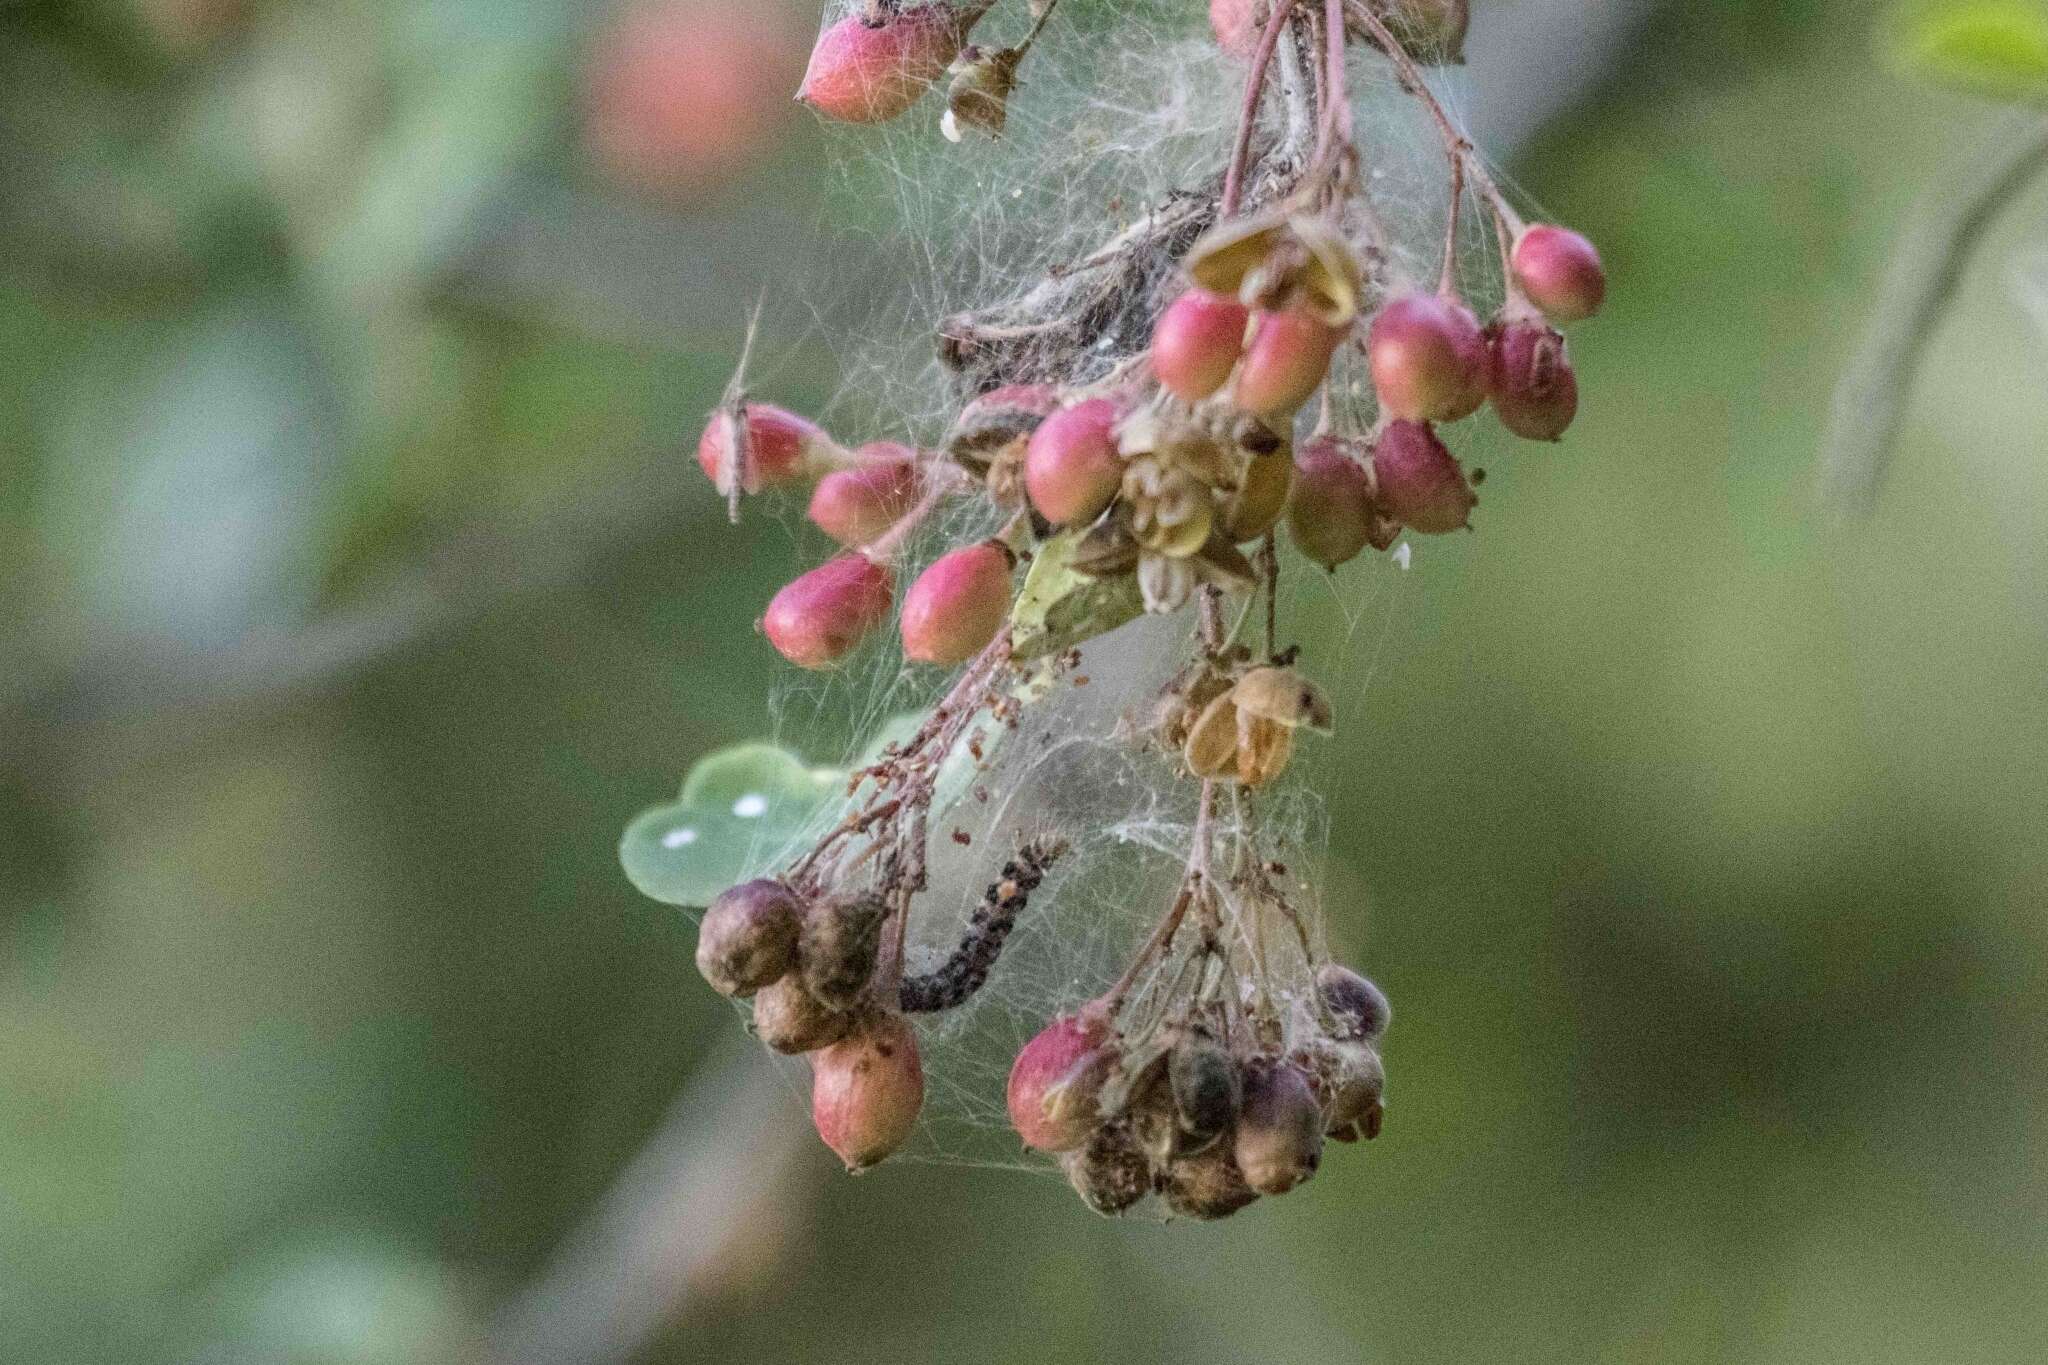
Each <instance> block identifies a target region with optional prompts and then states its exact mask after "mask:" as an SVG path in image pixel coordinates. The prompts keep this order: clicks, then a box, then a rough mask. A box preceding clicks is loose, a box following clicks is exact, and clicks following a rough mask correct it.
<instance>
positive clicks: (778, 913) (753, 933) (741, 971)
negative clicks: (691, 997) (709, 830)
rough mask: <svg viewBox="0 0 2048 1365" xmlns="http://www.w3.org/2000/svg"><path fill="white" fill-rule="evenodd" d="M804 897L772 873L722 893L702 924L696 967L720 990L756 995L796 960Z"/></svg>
mask: <svg viewBox="0 0 2048 1365" xmlns="http://www.w3.org/2000/svg"><path fill="white" fill-rule="evenodd" d="M802 923H803V902H801V901H799V900H798V899H797V897H796V893H795V892H793V891H791V890H790V889H789V888H788V887H787V886H785V885H783V884H782V883H781V882H779V881H776V880H774V879H773V878H772V877H761V878H758V879H757V880H754V881H751V882H742V883H740V884H739V885H738V886H735V887H733V888H732V889H731V890H728V891H722V892H720V893H719V896H718V899H716V900H714V901H712V902H711V905H710V907H709V908H708V909H706V910H705V911H704V920H703V922H702V923H701V924H699V925H698V926H697V970H698V971H700V972H702V973H703V974H704V979H705V980H706V981H708V982H710V983H711V988H712V989H713V990H715V991H717V992H718V993H719V994H720V995H739V996H744V995H752V994H753V993H754V992H755V991H758V990H760V989H761V988H762V987H763V986H766V985H768V984H769V983H770V982H773V981H778V980H780V979H781V978H782V976H783V975H784V974H785V973H786V972H788V971H789V969H790V968H792V967H794V966H795V965H796V936H797V930H798V927H799V926H800V925H801V924H802Z"/></svg>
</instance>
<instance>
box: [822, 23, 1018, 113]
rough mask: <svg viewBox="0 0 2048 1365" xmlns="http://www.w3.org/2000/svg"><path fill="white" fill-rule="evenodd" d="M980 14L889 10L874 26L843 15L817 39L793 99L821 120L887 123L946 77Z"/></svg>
mask: <svg viewBox="0 0 2048 1365" xmlns="http://www.w3.org/2000/svg"><path fill="white" fill-rule="evenodd" d="M987 9H988V6H987V5H986V4H978V3H977V4H969V5H966V6H965V7H963V8H959V9H956V8H954V7H953V6H952V5H951V4H949V3H945V2H944V0H935V3H931V4H913V5H908V6H903V7H900V8H898V7H895V6H893V5H892V6H885V7H884V13H883V17H882V19H881V21H880V22H879V23H875V24H870V23H869V22H868V18H867V15H866V14H865V13H864V12H862V11H856V12H855V13H853V14H849V15H848V16H847V17H846V18H844V19H841V20H840V21H839V22H838V23H836V24H833V25H831V26H830V27H829V28H827V29H826V30H825V31H824V32H823V33H821V34H819V35H818V43H817V46H816V47H814V48H812V49H811V64H810V68H809V69H808V70H807V71H805V72H804V80H803V84H802V85H801V86H799V87H798V88H797V92H796V97H797V98H798V99H800V100H802V101H803V102H804V103H806V104H808V105H810V106H811V107H812V108H813V109H815V110H817V111H818V112H819V113H821V114H823V115H824V116H825V117H827V118H834V119H841V120H843V121H845V122H847V123H886V122H887V121H888V120H890V119H892V118H895V117H896V116H897V115H898V114H901V113H902V112H903V111H904V110H906V109H908V108H910V106H911V105H913V104H915V103H917V100H918V97H919V96H920V95H922V94H924V92H925V90H926V89H927V88H929V87H930V86H931V84H932V82H934V81H936V80H937V79H938V78H939V77H940V76H942V75H944V74H945V71H946V67H947V65H948V63H950V62H951V61H952V60H953V58H954V57H955V56H957V55H958V54H959V51H960V45H961V44H962V43H964V42H965V41H967V32H968V30H969V29H971V28H973V27H974V24H975V22H976V21H977V20H978V19H980V18H981V16H982V14H983V13H984V12H986V10H987Z"/></svg>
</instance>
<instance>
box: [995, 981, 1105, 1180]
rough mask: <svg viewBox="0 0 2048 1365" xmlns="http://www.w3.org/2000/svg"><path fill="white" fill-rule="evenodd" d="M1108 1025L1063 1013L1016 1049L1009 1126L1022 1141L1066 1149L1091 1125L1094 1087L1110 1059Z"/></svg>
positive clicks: (1086, 1133) (1076, 1144)
mask: <svg viewBox="0 0 2048 1365" xmlns="http://www.w3.org/2000/svg"><path fill="white" fill-rule="evenodd" d="M1108 1044H1109V1029H1108V1027H1107V1025H1105V1024H1104V1023H1103V1022H1102V1020H1100V1019H1097V1018H1094V1017H1092V1016H1090V1015H1089V1014H1087V1013H1086V1012H1083V1013H1081V1014H1063V1015H1061V1016H1060V1017H1059V1018H1057V1019H1054V1020H1053V1021H1052V1022H1051V1023H1050V1024H1047V1025H1046V1026H1045V1027H1044V1028H1043V1029H1040V1030H1039V1032H1038V1036H1037V1037H1035V1038H1033V1039H1032V1040H1031V1041H1030V1042H1028V1043H1026V1044H1025V1045H1024V1047H1023V1049H1022V1050H1021V1051H1019V1052H1018V1053H1017V1060H1016V1063H1015V1064H1014V1065H1013V1066H1011V1068H1010V1084H1009V1089H1008V1092H1007V1095H1006V1098H1007V1100H1008V1103H1009V1110H1010V1126H1011V1127H1013V1128H1015V1129H1016V1130H1017V1136H1018V1137H1020V1138H1022V1139H1024V1145H1025V1146H1026V1147H1035V1148H1037V1149H1038V1150H1039V1151H1041V1152H1069V1151H1073V1150H1074V1149H1075V1148H1077V1147H1080V1146H1081V1145H1082V1144H1083V1143H1085V1142H1087V1141H1088V1137H1089V1134H1091V1133H1092V1132H1094V1131H1095V1126H1096V1120H1097V1115H1096V1111H1095V1092H1096V1091H1098V1090H1100V1089H1101V1088H1102V1083H1103V1081H1104V1080H1105V1079H1107V1077H1108V1073H1109V1069H1110V1066H1111V1065H1113V1063H1114V1061H1115V1054H1114V1051H1113V1050H1112V1049H1111V1047H1110V1046H1109V1045H1108Z"/></svg>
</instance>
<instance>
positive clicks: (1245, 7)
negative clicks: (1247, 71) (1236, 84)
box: [1209, 0, 1259, 57]
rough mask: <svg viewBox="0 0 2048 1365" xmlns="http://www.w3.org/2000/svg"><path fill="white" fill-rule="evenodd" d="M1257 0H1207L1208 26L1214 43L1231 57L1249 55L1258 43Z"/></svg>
mask: <svg viewBox="0 0 2048 1365" xmlns="http://www.w3.org/2000/svg"><path fill="white" fill-rule="evenodd" d="M1258 10H1259V0H1209V27H1210V28H1211V29H1212V30H1214V31H1215V34H1216V45H1217V46H1218V47H1220V48H1222V49H1223V50H1224V51H1225V52H1228V53H1229V54H1230V55H1231V56H1233V57H1249V56H1251V55H1252V50H1253V49H1254V48H1256V47H1258V45H1259V13H1258Z"/></svg>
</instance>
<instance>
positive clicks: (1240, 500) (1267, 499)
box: [1217, 448, 1294, 545]
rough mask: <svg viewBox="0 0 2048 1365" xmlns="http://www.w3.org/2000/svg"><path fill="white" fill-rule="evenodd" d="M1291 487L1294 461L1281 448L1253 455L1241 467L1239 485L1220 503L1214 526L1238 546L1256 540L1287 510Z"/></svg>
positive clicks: (1292, 485)
mask: <svg viewBox="0 0 2048 1365" xmlns="http://www.w3.org/2000/svg"><path fill="white" fill-rule="evenodd" d="M1293 488H1294V461H1293V459H1292V458H1291V457H1290V456H1289V455H1288V453H1287V451H1286V450H1285V449H1284V448H1283V449H1279V450H1275V451H1273V452H1272V453H1271V454H1267V455H1258V456H1254V457H1253V458H1252V459H1251V461H1250V462H1249V463H1247V464H1246V465H1245V471H1244V483H1243V485H1242V486H1240V487H1239V488H1238V490H1237V491H1236V492H1235V493H1233V494H1231V495H1230V499H1229V501H1227V502H1225V503H1224V504H1223V510H1222V512H1221V514H1220V515H1221V519H1220V520H1219V521H1218V523H1217V525H1218V526H1219V527H1220V528H1221V529H1222V531H1223V534H1225V535H1226V536H1229V537H1230V538H1231V539H1232V540H1233V541H1236V542H1237V543H1238V544H1240V545H1242V544H1243V543H1244V542H1245V541H1248V540H1257V539H1258V538H1259V537H1260V536H1262V535H1264V534H1266V532H1268V531H1270V530H1272V529H1273V526H1274V524H1275V523H1276V522H1278V521H1279V520H1280V518H1281V516H1282V515H1283V514H1284V513H1285V512H1286V511H1287V495H1288V493H1289V492H1291V491H1292V490H1293Z"/></svg>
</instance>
